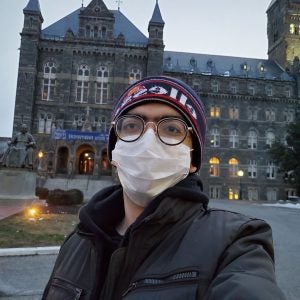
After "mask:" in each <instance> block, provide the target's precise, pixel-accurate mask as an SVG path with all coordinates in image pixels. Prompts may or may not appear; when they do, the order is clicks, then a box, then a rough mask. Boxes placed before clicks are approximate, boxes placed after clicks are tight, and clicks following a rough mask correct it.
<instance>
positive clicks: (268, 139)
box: [266, 131, 275, 148]
mask: <svg viewBox="0 0 300 300" xmlns="http://www.w3.org/2000/svg"><path fill="white" fill-rule="evenodd" d="M274 142H275V134H274V133H273V132H271V131H268V132H267V133H266V145H267V146H268V148H271V147H272V144H273V143H274Z"/></svg>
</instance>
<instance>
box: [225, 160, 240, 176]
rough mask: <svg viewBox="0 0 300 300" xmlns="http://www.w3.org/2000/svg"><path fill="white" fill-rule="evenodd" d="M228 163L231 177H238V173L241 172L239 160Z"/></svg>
mask: <svg viewBox="0 0 300 300" xmlns="http://www.w3.org/2000/svg"><path fill="white" fill-rule="evenodd" d="M228 163H229V176H230V177H236V176H237V172H238V170H239V162H238V160H237V159H236V158H231V159H230V160H229V162H228Z"/></svg>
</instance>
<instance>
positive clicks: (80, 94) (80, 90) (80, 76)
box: [76, 65, 90, 103]
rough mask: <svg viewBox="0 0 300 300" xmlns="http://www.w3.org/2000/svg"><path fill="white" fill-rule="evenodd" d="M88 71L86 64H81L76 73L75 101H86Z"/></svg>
mask: <svg viewBox="0 0 300 300" xmlns="http://www.w3.org/2000/svg"><path fill="white" fill-rule="evenodd" d="M89 79H90V71H89V68H88V66H87V65H81V66H80V67H79V69H78V73H77V88H76V102H80V103H87V102H88V93H89Z"/></svg>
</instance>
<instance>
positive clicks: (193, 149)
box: [43, 76, 285, 300]
mask: <svg viewBox="0 0 300 300" xmlns="http://www.w3.org/2000/svg"><path fill="white" fill-rule="evenodd" d="M205 133H206V117H205V107H204V105H203V103H202V101H201V99H200V98H199V96H198V95H197V94H196V93H195V92H194V91H193V90H192V89H191V87H189V86H188V85H187V84H185V83H184V82H182V81H180V80H178V79H175V78H171V77H166V76H153V77H146V78H144V79H142V80H140V81H138V82H136V83H134V84H133V85H131V86H129V88H128V89H126V90H125V91H124V93H123V94H122V95H121V96H120V98H119V100H118V101H117V102H116V104H115V107H114V110H113V112H112V126H111V129H110V132H109V143H108V155H109V158H110V160H111V163H112V165H113V166H114V167H115V168H116V172H117V174H118V178H119V180H120V184H118V185H114V186H111V187H107V188H105V189H103V190H101V191H99V192H98V193H97V194H95V195H94V197H93V198H92V199H91V200H90V201H89V202H88V203H87V204H86V205H85V206H83V207H82V208H81V210H80V212H79V219H80V222H79V224H78V226H77V227H76V229H75V230H74V232H72V233H71V234H70V235H69V236H68V238H67V239H66V240H65V242H64V243H63V245H62V247H61V250H60V253H59V255H58V258H57V260H56V263H55V266H54V269H53V272H52V275H51V278H50V279H49V282H48V284H47V287H46V289H45V291H44V295H43V299H45V300H46V299H49V300H50V299H56V300H60V299H61V300H63V299H71V297H73V298H72V299H91V300H92V299H103V300H108V299H111V300H112V299H143V300H145V299H149V300H150V299H151V300H152V299H165V300H167V299H170V300H171V299H210V300H213V299H222V300H227V299H249V300H253V299H261V300H266V299H272V300H275V299H285V297H284V295H283V293H282V292H281V290H280V289H279V287H278V286H277V283H276V279H275V272H274V249H273V244H272V231H271V228H270V226H269V225H268V224H267V223H266V222H265V221H263V220H259V219H255V218H251V217H247V216H244V215H242V214H238V213H235V212H230V211H225V210H218V209H210V208H209V199H208V197H207V195H205V194H204V193H203V188H202V182H201V178H200V177H199V175H198V174H197V171H199V169H200V167H201V157H202V155H203V145H204V141H205ZM74 297H75V298H74Z"/></svg>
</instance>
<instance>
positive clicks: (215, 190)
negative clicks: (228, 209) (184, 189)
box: [209, 185, 221, 199]
mask: <svg viewBox="0 0 300 300" xmlns="http://www.w3.org/2000/svg"><path fill="white" fill-rule="evenodd" d="M209 198H210V199H221V187H220V186H214V185H213V186H210V187H209Z"/></svg>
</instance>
